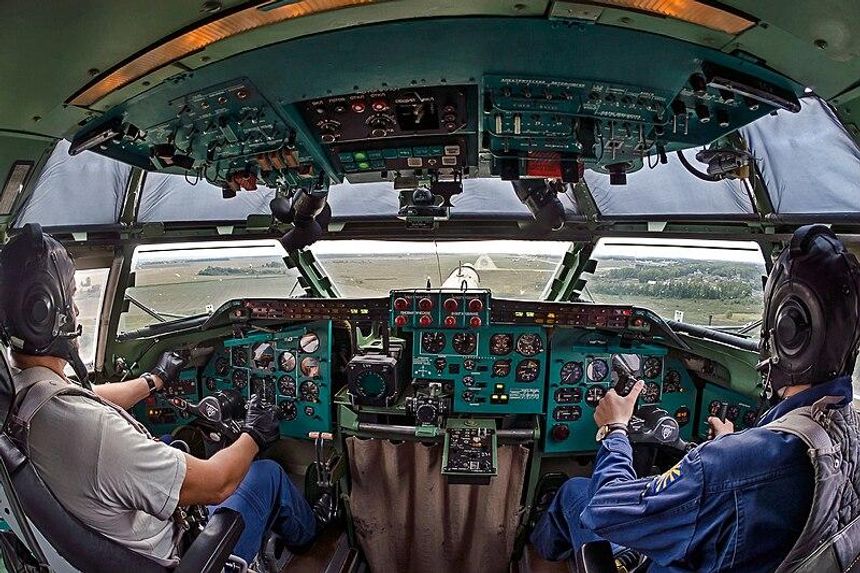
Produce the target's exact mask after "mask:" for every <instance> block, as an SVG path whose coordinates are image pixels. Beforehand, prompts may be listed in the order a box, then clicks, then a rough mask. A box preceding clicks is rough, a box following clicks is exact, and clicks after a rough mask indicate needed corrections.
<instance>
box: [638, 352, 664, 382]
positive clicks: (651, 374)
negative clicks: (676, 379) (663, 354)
mask: <svg viewBox="0 0 860 573" xmlns="http://www.w3.org/2000/svg"><path fill="white" fill-rule="evenodd" d="M662 371H663V361H662V360H660V359H659V358H657V357H656V356H651V357H650V358H646V359H645V363H644V364H643V365H642V374H644V375H645V378H656V377H657V376H659V375H660V373H661V372H662Z"/></svg>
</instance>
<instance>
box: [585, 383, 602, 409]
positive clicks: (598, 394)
mask: <svg viewBox="0 0 860 573" xmlns="http://www.w3.org/2000/svg"><path fill="white" fill-rule="evenodd" d="M605 395H606V388H604V387H603V386H592V387H590V388H589V389H588V390H586V391H585V403H586V404H588V405H589V406H591V407H592V408H594V407H596V406H597V403H598V402H600V399H601V398H603V397H604V396H605Z"/></svg>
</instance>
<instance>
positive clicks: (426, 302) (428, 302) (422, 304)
mask: <svg viewBox="0 0 860 573" xmlns="http://www.w3.org/2000/svg"><path fill="white" fill-rule="evenodd" d="M418 308H420V309H421V310H423V311H428V310H430V309H432V308H433V299H430V298H427V297H424V298H422V299H421V300H419V301H418Z"/></svg>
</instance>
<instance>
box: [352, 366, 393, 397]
mask: <svg viewBox="0 0 860 573" xmlns="http://www.w3.org/2000/svg"><path fill="white" fill-rule="evenodd" d="M387 389H388V386H386V384H385V378H383V377H382V374H380V373H379V372H374V371H373V370H365V371H363V372H360V373H359V374H358V377H357V379H356V380H355V391H356V393H357V394H358V395H359V396H361V397H362V398H366V399H369V400H377V399H379V398H382V397H384V396H385V391H386V390H387Z"/></svg>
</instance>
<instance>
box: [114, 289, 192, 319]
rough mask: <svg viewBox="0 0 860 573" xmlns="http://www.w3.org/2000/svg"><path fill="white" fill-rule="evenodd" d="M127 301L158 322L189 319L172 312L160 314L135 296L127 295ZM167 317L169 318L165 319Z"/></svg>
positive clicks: (184, 315)
mask: <svg viewBox="0 0 860 573" xmlns="http://www.w3.org/2000/svg"><path fill="white" fill-rule="evenodd" d="M125 300H127V301H128V302H130V303H131V304H133V305H134V306H136V307H137V308H139V309H140V310H142V311H143V312H145V313H146V314H148V315H149V316H151V317H152V318H154V319H155V320H157V321H158V322H167V320H168V319H174V320H175V319H179V318H188V315H187V314H175V313H172V312H160V311H157V310H155V309H154V308H151V307H148V306H146V305H145V304H143V303H142V302H140V301H139V300H137V299H136V298H134V297H133V296H131V295H130V294H128V293H125ZM165 317H167V318H165Z"/></svg>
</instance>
